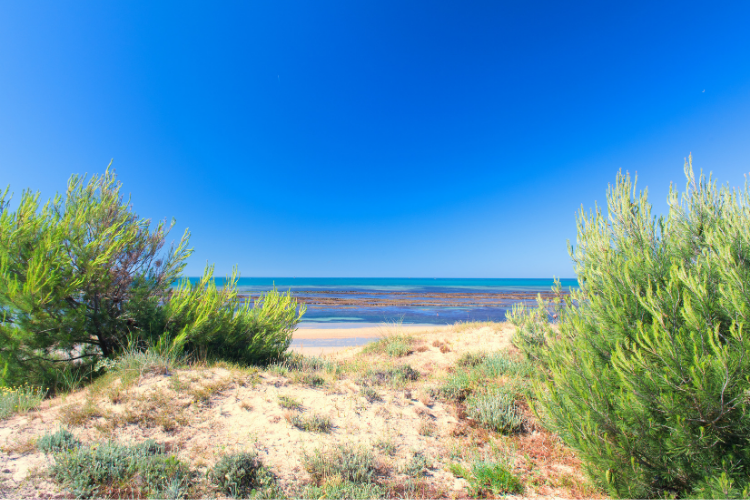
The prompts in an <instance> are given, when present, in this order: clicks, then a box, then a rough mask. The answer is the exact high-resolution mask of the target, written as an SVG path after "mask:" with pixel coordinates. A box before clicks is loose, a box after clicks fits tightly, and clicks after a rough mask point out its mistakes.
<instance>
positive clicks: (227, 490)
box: [209, 452, 279, 498]
mask: <svg viewBox="0 0 750 500" xmlns="http://www.w3.org/2000/svg"><path fill="white" fill-rule="evenodd" d="M209 477H210V479H211V481H212V482H213V483H214V484H215V485H216V486H217V487H218V488H219V490H220V491H221V492H222V493H224V494H227V495H230V496H232V497H234V498H249V497H251V498H265V497H268V498H278V496H279V495H278V493H279V491H278V486H277V484H276V478H275V477H274V475H273V474H272V473H271V471H270V470H269V469H268V468H267V467H265V466H264V465H263V463H262V462H261V460H260V458H259V457H258V455H257V454H256V453H254V452H242V453H235V454H230V455H224V456H223V457H221V459H220V460H219V461H218V462H216V465H214V466H213V468H212V469H211V471H210V473H209ZM269 493H270V496H269Z"/></svg>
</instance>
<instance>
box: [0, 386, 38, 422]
mask: <svg viewBox="0 0 750 500" xmlns="http://www.w3.org/2000/svg"><path fill="white" fill-rule="evenodd" d="M43 399H44V391H43V390H42V389H41V388H39V387H31V386H28V385H22V386H19V387H0V420H2V419H4V418H8V417H10V416H11V415H13V414H14V413H21V412H25V411H28V410H31V409H33V408H35V407H37V406H39V403H41V402H42V400H43Z"/></svg>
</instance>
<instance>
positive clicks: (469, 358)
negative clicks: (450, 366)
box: [456, 352, 487, 368]
mask: <svg viewBox="0 0 750 500" xmlns="http://www.w3.org/2000/svg"><path fill="white" fill-rule="evenodd" d="M486 357H487V354H485V353H483V352H465V353H463V354H462V355H461V356H460V357H459V358H458V359H457V360H456V366H460V367H462V368H472V367H474V366H476V365H478V364H479V363H481V362H482V361H484V359H485V358H486Z"/></svg>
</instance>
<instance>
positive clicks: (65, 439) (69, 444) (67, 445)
mask: <svg viewBox="0 0 750 500" xmlns="http://www.w3.org/2000/svg"><path fill="white" fill-rule="evenodd" d="M79 446H81V442H80V441H79V440H78V438H76V437H75V436H74V435H73V433H72V432H70V431H68V430H67V429H60V430H58V431H56V432H53V433H52V434H45V435H44V436H42V437H40V438H39V440H38V441H37V442H36V447H37V448H38V449H39V451H41V452H43V453H58V452H61V451H68V450H72V449H74V448H78V447H79Z"/></svg>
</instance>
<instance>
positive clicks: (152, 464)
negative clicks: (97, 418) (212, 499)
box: [50, 440, 192, 498]
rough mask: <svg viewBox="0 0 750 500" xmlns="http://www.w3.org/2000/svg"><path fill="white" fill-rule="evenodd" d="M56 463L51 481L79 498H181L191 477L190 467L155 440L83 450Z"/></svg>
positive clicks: (59, 455)
mask: <svg viewBox="0 0 750 500" xmlns="http://www.w3.org/2000/svg"><path fill="white" fill-rule="evenodd" d="M54 459H55V460H54V463H53V464H52V466H51V468H50V472H51V473H52V477H53V478H54V479H55V481H57V482H58V483H60V484H61V485H62V486H63V487H65V488H66V489H68V490H69V491H70V492H71V493H72V494H73V495H75V496H76V497H79V498H90V497H105V496H106V497H115V498H123V497H127V498H140V497H144V496H152V497H153V496H156V497H160V498H181V497H185V496H186V495H187V493H188V488H189V486H190V479H191V475H192V474H191V473H190V470H189V468H188V467H187V465H185V464H184V463H183V462H181V461H180V460H178V459H177V458H176V457H175V456H174V455H168V454H167V453H166V452H165V449H164V447H163V446H161V445H158V444H156V443H155V442H154V441H152V440H147V441H145V442H142V443H138V444H133V445H122V444H119V443H115V442H112V441H106V442H103V443H96V444H93V445H91V446H80V447H78V448H75V449H71V450H69V451H62V452H59V453H55V454H54ZM136 478H138V480H137V481H136V480H135V479H136Z"/></svg>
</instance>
